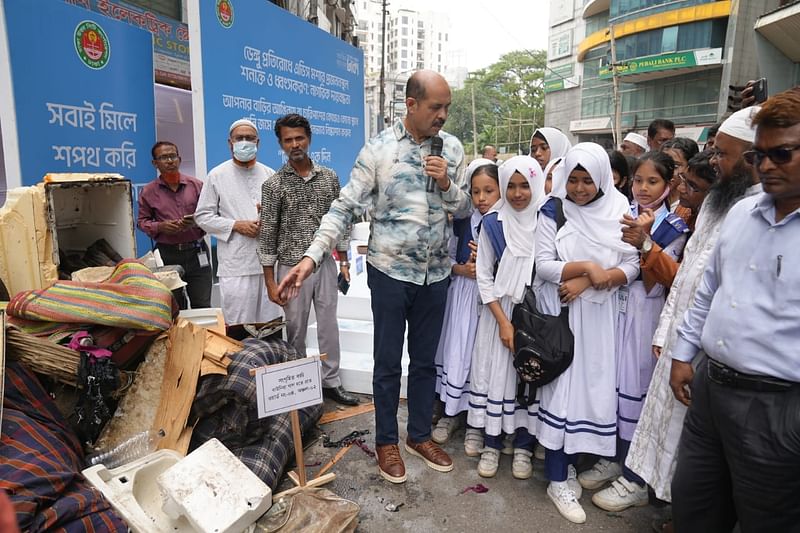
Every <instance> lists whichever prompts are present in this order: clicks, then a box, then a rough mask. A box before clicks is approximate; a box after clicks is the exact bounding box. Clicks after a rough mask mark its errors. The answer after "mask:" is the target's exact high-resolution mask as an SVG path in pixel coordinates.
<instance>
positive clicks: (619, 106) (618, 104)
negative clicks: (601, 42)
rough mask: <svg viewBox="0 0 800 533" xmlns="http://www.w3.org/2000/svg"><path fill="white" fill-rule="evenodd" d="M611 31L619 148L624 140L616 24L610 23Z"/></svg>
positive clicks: (612, 74)
mask: <svg viewBox="0 0 800 533" xmlns="http://www.w3.org/2000/svg"><path fill="white" fill-rule="evenodd" d="M608 29H609V31H610V32H611V81H612V84H613V87H614V124H613V130H612V132H613V135H614V147H615V148H618V147H619V145H620V143H621V142H622V124H621V122H622V95H621V94H620V91H619V73H618V72H617V42H616V41H615V40H614V25H613V24H609V27H608Z"/></svg>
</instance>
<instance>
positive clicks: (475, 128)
mask: <svg viewBox="0 0 800 533" xmlns="http://www.w3.org/2000/svg"><path fill="white" fill-rule="evenodd" d="M469 90H470V93H472V156H473V157H478V126H477V124H476V123H475V86H474V85H470V86H469Z"/></svg>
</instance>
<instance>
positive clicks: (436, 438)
mask: <svg viewBox="0 0 800 533" xmlns="http://www.w3.org/2000/svg"><path fill="white" fill-rule="evenodd" d="M458 420H459V418H458V417H457V416H444V415H443V416H442V418H440V419H439V421H438V422H437V423H436V427H435V428H433V432H432V433H431V440H433V442H435V443H436V444H444V443H445V442H447V441H448V439H450V435H452V434H453V433H454V432H455V430H457V429H458V426H459V424H458Z"/></svg>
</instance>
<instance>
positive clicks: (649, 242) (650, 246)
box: [639, 235, 653, 254]
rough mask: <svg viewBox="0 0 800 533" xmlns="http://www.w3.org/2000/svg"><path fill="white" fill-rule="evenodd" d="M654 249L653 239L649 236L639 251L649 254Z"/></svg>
mask: <svg viewBox="0 0 800 533" xmlns="http://www.w3.org/2000/svg"><path fill="white" fill-rule="evenodd" d="M652 249H653V239H651V238H650V236H649V235H648V236H647V237H645V239H644V242H643V243H642V247H641V248H639V250H640V251H641V252H642V253H643V254H649V253H650V250H652Z"/></svg>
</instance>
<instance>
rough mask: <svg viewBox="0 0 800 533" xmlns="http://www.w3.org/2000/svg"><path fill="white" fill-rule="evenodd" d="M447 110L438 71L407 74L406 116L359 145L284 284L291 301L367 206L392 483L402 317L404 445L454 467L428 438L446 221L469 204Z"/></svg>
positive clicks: (379, 404) (396, 462)
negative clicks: (435, 146) (437, 149)
mask: <svg viewBox="0 0 800 533" xmlns="http://www.w3.org/2000/svg"><path fill="white" fill-rule="evenodd" d="M449 107H450V87H449V86H448V85H447V82H446V81H445V79H444V78H443V77H442V76H440V75H439V74H437V73H435V72H432V71H424V70H423V71H417V72H415V73H414V74H413V75H412V76H411V77H410V78H409V79H408V82H407V84H406V108H407V114H406V117H405V118H404V119H403V120H399V119H398V120H397V121H396V122H395V123H394V124H393V125H392V127H391V128H388V129H386V130H384V131H382V132H381V133H379V134H378V135H377V136H376V137H374V138H372V139H370V140H369V141H368V142H367V144H366V146H364V147H363V148H362V149H361V152H360V153H359V155H358V158H357V160H356V164H355V166H354V167H353V171H352V173H351V174H350V181H349V183H348V184H347V185H346V186H345V187H344V188H343V189H342V191H341V194H340V195H339V198H338V199H337V200H335V201H334V202H333V204H332V205H331V208H330V210H329V211H328V214H327V215H325V217H323V219H322V222H321V224H320V227H319V230H318V231H317V233H316V236H315V238H314V240H313V242H312V243H311V245H310V246H309V248H308V250H307V251H306V253H305V255H304V257H303V258H302V260H301V261H300V262H299V263H298V264H297V265H296V266H295V267H294V268H292V270H290V271H289V272H288V273H287V274H286V276H285V277H284V278H283V280H282V282H281V284H280V286H279V287H278V292H280V293H282V294H283V295H284V296H285V297H294V296H295V295H296V294H297V292H298V291H299V289H300V287H301V285H302V283H303V280H305V279H306V278H307V277H309V276H310V275H311V273H312V272H313V271H314V270H315V269H316V268H318V266H319V265H320V264H321V263H322V262H323V260H324V257H325V256H326V255H327V254H329V253H330V251H331V249H332V248H333V246H334V245H335V244H336V242H337V240H338V239H339V237H340V235H341V234H342V233H343V232H344V231H345V229H346V228H347V227H348V226H349V224H350V223H351V221H352V220H353V218H354V217H358V216H361V214H362V213H363V212H364V211H365V210H367V209H369V210H370V215H371V218H372V223H371V227H370V240H369V248H368V252H367V280H368V284H369V287H370V290H371V293H372V315H373V321H374V325H375V335H374V354H373V357H374V368H373V378H372V389H373V395H374V398H375V425H376V434H375V444H376V448H377V452H378V468H379V472H380V474H381V476H382V477H383V478H384V479H386V480H388V481H390V482H392V483H403V482H404V481H405V480H406V472H405V464H404V463H403V459H402V457H401V455H400V449H399V447H398V442H399V435H398V428H397V407H398V403H399V398H400V377H401V373H402V370H401V364H400V362H401V358H402V354H403V340H404V337H405V329H406V323H408V339H409V341H408V352H409V356H410V359H411V364H410V366H409V371H408V437H407V439H406V442H405V449H406V451H407V452H408V453H410V454H412V455H416V456H418V457H421V458H422V459H423V460H424V461H425V463H426V464H427V465H428V466H429V467H430V468H432V469H434V470H436V471H439V472H449V471H450V470H452V469H453V461H452V460H451V459H450V457H449V456H448V455H447V453H445V452H444V450H442V449H441V448H440V447H439V446H438V445H437V444H435V443H434V442H433V441H432V440H431V415H432V409H433V401H432V399H433V396H434V388H435V380H436V371H435V367H434V356H435V353H436V346H437V344H438V341H439V335H440V333H441V329H442V320H443V317H444V308H445V301H446V298H447V284H448V279H449V275H450V258H449V255H448V249H447V241H448V237H449V231H448V228H447V217H448V214H453V215H456V214H459V215H463V214H466V213H467V212H468V211H469V209H470V205H471V201H470V196H469V194H468V192H467V188H468V187H467V184H466V183H464V182H463V167H464V149H463V147H462V146H461V143H460V142H459V140H458V139H456V138H455V137H453V136H452V135H449V134H447V133H444V132H441V128H442V126H443V125H444V123H445V121H446V120H447V113H448V109H449ZM433 138H437V139H438V140H440V141H441V144H440V146H441V155H431V153H432V148H431V145H432V139H433ZM437 142H438V141H437Z"/></svg>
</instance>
